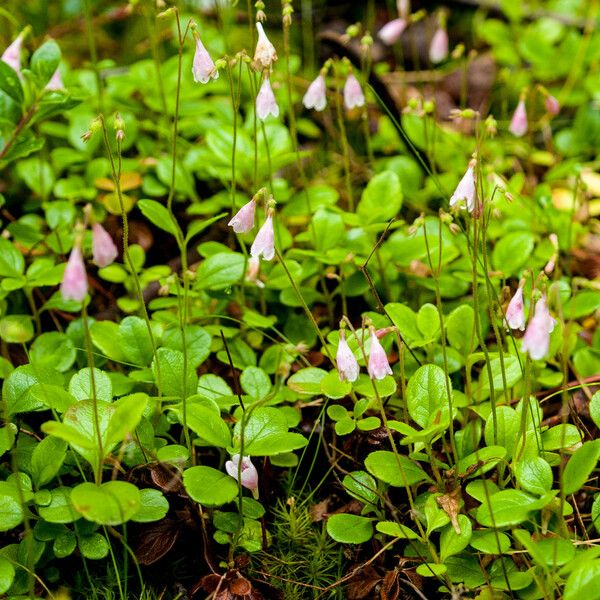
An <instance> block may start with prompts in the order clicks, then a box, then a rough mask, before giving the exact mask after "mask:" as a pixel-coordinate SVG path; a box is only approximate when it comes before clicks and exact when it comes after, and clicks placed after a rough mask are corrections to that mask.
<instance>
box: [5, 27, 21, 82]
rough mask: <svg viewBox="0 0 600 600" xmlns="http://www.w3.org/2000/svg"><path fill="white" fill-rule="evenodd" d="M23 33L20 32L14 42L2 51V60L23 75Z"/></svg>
mask: <svg viewBox="0 0 600 600" xmlns="http://www.w3.org/2000/svg"><path fill="white" fill-rule="evenodd" d="M23 37H24V36H23V33H20V34H19V35H18V36H17V37H16V38H15V40H14V41H13V43H12V44H11V45H10V46H8V48H6V50H5V51H4V52H3V53H2V57H1V59H0V60H2V61H4V62H5V63H6V64H7V65H8V66H9V67H12V68H13V69H14V70H15V71H16V72H17V74H18V75H19V77H21V50H22V49H23Z"/></svg>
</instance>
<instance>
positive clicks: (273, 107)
mask: <svg viewBox="0 0 600 600" xmlns="http://www.w3.org/2000/svg"><path fill="white" fill-rule="evenodd" d="M256 114H257V115H258V118H259V119H260V120H261V121H264V120H265V119H266V118H267V117H268V116H269V115H273V116H274V117H278V116H279V106H277V100H276V99H275V94H273V90H272V89H271V82H270V81H269V78H268V77H265V78H264V79H263V82H262V85H261V86H260V90H259V92H258V95H257V96H256Z"/></svg>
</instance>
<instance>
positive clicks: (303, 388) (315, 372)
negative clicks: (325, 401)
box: [287, 367, 327, 396]
mask: <svg viewBox="0 0 600 600" xmlns="http://www.w3.org/2000/svg"><path fill="white" fill-rule="evenodd" d="M326 376H327V371H325V370H323V369H318V368H316V367H307V368H305V369H300V370H299V371H296V373H294V374H293V375H292V376H291V377H290V378H289V379H288V380H287V385H288V387H289V388H290V389H292V390H294V391H295V392H298V393H299V394H306V395H309V396H316V395H317V394H320V393H321V382H322V381H323V379H325V377H326Z"/></svg>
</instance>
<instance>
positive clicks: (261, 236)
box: [250, 211, 275, 260]
mask: <svg viewBox="0 0 600 600" xmlns="http://www.w3.org/2000/svg"><path fill="white" fill-rule="evenodd" d="M261 254H262V257H263V258H264V259H265V260H271V259H272V258H273V257H274V256H275V232H274V231H273V216H272V214H271V212H270V211H269V214H268V215H267V218H266V219H265V222H264V223H263V225H262V227H261V228H260V229H259V230H258V233H257V234H256V237H255V238H254V242H252V246H250V256H252V257H254V258H260V256H261Z"/></svg>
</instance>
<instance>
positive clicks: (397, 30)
mask: <svg viewBox="0 0 600 600" xmlns="http://www.w3.org/2000/svg"><path fill="white" fill-rule="evenodd" d="M406 25H407V23H406V20H405V19H402V18H399V19H392V20H391V21H389V23H386V24H385V25H384V26H383V27H382V28H381V29H380V30H379V32H378V33H377V36H378V37H379V39H380V40H381V41H382V42H383V43H384V44H385V45H386V46H392V45H393V44H395V43H396V42H397V41H398V40H399V39H400V37H401V36H402V34H403V33H404V30H405V29H406Z"/></svg>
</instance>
